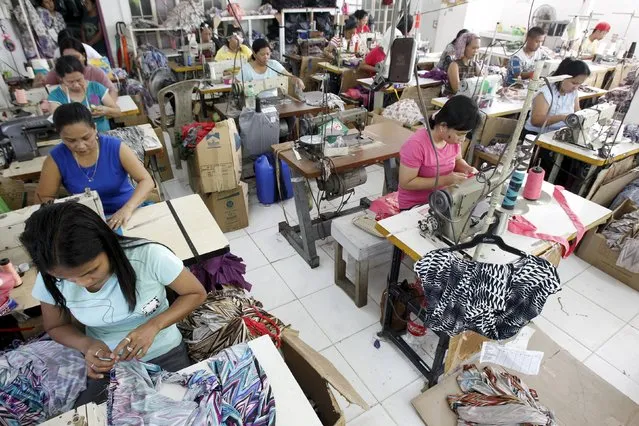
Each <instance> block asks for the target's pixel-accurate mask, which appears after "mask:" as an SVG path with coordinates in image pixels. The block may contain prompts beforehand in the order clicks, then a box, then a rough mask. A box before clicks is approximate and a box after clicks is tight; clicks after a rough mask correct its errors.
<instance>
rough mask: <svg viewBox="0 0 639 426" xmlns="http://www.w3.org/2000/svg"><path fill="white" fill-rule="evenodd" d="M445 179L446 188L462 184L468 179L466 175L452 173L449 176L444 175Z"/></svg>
mask: <svg viewBox="0 0 639 426" xmlns="http://www.w3.org/2000/svg"><path fill="white" fill-rule="evenodd" d="M445 178H447V179H446V180H447V181H448V182H447V185H446V186H453V185H459V184H461V183H462V182H464V181H465V180H466V179H468V175H467V174H466V173H459V172H452V173H451V174H449V175H446V176H445Z"/></svg>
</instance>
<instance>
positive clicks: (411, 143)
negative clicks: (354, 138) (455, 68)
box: [397, 96, 480, 210]
mask: <svg viewBox="0 0 639 426" xmlns="http://www.w3.org/2000/svg"><path fill="white" fill-rule="evenodd" d="M479 119H480V117H479V109H478V108H477V104H476V103H475V101H473V100H472V99H470V98H467V97H465V96H453V97H452V98H450V99H449V100H448V102H446V103H445V104H444V107H443V108H442V109H441V110H439V112H437V113H436V115H435V116H434V117H432V118H431V119H430V127H431V129H432V130H431V134H432V136H433V139H432V141H431V140H430V138H429V136H428V131H427V130H426V129H420V130H418V131H416V132H415V133H414V134H413V136H411V137H410V138H409V139H408V140H407V141H406V142H405V143H404V145H402V148H401V150H400V152H399V190H398V194H397V199H398V202H399V208H400V209H401V210H406V209H410V208H412V207H414V206H416V205H420V204H425V203H428V197H429V196H430V194H431V192H433V190H434V189H436V188H435V180H436V179H435V176H437V174H438V173H439V178H438V179H437V187H438V188H445V187H448V186H452V185H458V184H460V183H462V182H463V181H465V180H466V179H468V178H469V177H471V176H472V175H473V174H475V173H477V170H475V168H474V167H471V166H469V165H468V163H466V161H464V160H463V159H462V156H461V148H460V144H461V143H462V142H463V141H464V139H465V138H466V135H467V134H468V132H470V131H471V130H473V129H474V128H475V127H476V126H477V124H478V123H479ZM433 148H435V149H436V151H435V150H434V149H433ZM438 164H439V167H438Z"/></svg>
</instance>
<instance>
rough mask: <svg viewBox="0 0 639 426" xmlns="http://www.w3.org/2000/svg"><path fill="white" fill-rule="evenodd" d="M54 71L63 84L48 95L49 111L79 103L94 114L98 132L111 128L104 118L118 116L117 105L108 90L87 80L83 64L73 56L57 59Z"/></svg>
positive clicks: (118, 109) (118, 108)
mask: <svg viewBox="0 0 639 426" xmlns="http://www.w3.org/2000/svg"><path fill="white" fill-rule="evenodd" d="M55 72H56V74H57V75H58V77H59V79H60V81H61V83H62V84H60V86H58V87H57V88H56V89H55V90H54V91H52V92H51V93H50V94H49V104H50V105H51V113H53V112H55V110H56V109H57V108H58V107H59V106H60V105H64V104H70V103H72V102H79V103H81V104H83V105H84V106H86V107H87V108H88V109H89V110H90V111H91V114H93V119H94V121H95V125H96V127H97V129H98V132H106V131H108V130H111V126H109V120H108V118H107V117H117V116H118V115H120V107H118V105H117V104H116V103H115V101H114V100H113V98H112V97H111V96H109V91H108V89H107V88H106V87H104V86H103V85H101V84H100V83H97V82H95V81H86V79H85V78H84V65H82V63H81V62H80V61H79V60H78V58H76V57H74V56H62V57H61V58H60V59H58V60H57V61H56V63H55Z"/></svg>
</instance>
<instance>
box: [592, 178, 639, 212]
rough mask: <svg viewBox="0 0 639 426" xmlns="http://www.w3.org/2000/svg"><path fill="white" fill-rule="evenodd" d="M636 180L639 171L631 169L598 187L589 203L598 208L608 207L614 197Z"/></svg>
mask: <svg viewBox="0 0 639 426" xmlns="http://www.w3.org/2000/svg"><path fill="white" fill-rule="evenodd" d="M637 178H639V169H632V170H630V171H628V172H626V173H624V174H622V175H621V176H619V177H617V178H615V179H613V180H611V181H610V182H608V183H605V184H603V185H600V186H599V188H598V189H597V190H596V191H594V194H593V195H592V198H591V199H590V201H592V202H593V203H597V204H599V205H600V206H604V207H608V206H610V203H612V202H613V201H614V199H615V197H616V196H617V195H619V193H620V192H621V191H623V189H624V188H625V187H626V186H627V185H628V184H629V183H630V182H632V181H634V180H635V179H637Z"/></svg>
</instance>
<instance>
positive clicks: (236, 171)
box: [189, 119, 242, 193]
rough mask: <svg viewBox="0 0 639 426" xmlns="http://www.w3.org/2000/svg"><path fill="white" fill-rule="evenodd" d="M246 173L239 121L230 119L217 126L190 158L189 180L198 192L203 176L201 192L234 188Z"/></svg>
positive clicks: (198, 145)
mask: <svg viewBox="0 0 639 426" xmlns="http://www.w3.org/2000/svg"><path fill="white" fill-rule="evenodd" d="M241 176H242V140H241V139H240V135H239V133H238V132H237V127H236V126H235V121H233V120H232V119H228V120H225V121H220V122H219V123H216V124H215V127H214V128H213V129H212V130H211V131H210V132H209V133H208V134H207V135H206V136H205V137H204V138H203V139H202V140H201V141H200V143H198V144H197V147H196V149H195V153H194V155H193V157H192V158H190V159H189V183H191V188H192V189H193V191H195V192H199V191H196V189H195V188H194V186H195V182H194V180H195V179H194V178H196V177H197V178H199V179H198V180H199V186H200V188H201V193H209V192H220V191H230V190H233V189H235V188H237V186H238V185H239V184H240V178H241Z"/></svg>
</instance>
